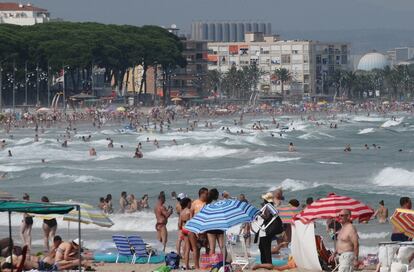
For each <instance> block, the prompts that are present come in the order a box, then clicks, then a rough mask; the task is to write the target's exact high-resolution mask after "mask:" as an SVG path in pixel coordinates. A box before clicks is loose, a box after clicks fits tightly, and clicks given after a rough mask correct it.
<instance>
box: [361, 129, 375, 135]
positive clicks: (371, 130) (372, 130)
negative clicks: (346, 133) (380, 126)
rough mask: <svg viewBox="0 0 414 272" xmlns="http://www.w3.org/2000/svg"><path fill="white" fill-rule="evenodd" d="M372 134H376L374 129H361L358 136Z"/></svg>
mask: <svg viewBox="0 0 414 272" xmlns="http://www.w3.org/2000/svg"><path fill="white" fill-rule="evenodd" d="M372 132H375V129H374V128H364V129H361V130H360V131H359V132H358V134H368V133H372Z"/></svg>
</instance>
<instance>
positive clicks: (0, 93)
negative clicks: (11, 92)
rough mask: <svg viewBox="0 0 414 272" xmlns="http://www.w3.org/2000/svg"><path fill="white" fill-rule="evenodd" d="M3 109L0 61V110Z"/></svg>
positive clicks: (0, 67)
mask: <svg viewBox="0 0 414 272" xmlns="http://www.w3.org/2000/svg"><path fill="white" fill-rule="evenodd" d="M2 111H3V67H2V66H1V63H0V112H2Z"/></svg>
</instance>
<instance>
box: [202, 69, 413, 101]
mask: <svg viewBox="0 0 414 272" xmlns="http://www.w3.org/2000/svg"><path fill="white" fill-rule="evenodd" d="M264 74H265V73H263V72H262V71H261V70H260V69H259V68H258V67H257V66H256V65H250V66H245V67H242V68H241V69H237V68H236V67H234V66H233V67H232V68H231V69H230V70H228V71H226V72H220V71H218V70H210V71H209V72H208V75H207V79H206V83H207V87H208V88H209V90H215V91H217V90H220V91H221V92H222V93H223V94H225V95H226V96H227V97H229V98H233V99H247V98H248V97H249V96H250V95H251V94H252V92H254V91H255V89H256V88H257V87H258V86H257V85H258V83H259V82H260V80H261V77H262V76H263V75H264ZM270 77H271V84H275V83H276V82H278V84H279V85H280V96H281V97H282V98H283V99H286V98H287V96H288V95H289V93H288V91H286V90H285V87H284V86H285V84H287V83H289V82H292V81H293V76H292V74H291V73H290V72H289V70H287V69H285V68H278V69H276V70H274V71H273V72H271V73H270ZM376 91H379V93H380V96H381V97H386V98H388V99H391V100H404V99H406V100H407V99H412V98H413V97H414V64H411V65H395V66H387V67H385V68H384V69H374V70H372V71H361V70H357V71H346V70H339V69H338V70H335V71H334V72H333V73H332V75H329V76H327V77H326V78H325V80H324V81H323V90H322V93H323V94H326V95H330V96H333V97H336V98H344V99H354V100H362V99H364V98H367V97H375V96H376Z"/></svg>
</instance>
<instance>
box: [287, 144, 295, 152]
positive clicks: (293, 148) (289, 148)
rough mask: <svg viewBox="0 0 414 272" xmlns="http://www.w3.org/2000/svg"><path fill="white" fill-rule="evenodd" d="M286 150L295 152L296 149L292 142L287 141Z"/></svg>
mask: <svg viewBox="0 0 414 272" xmlns="http://www.w3.org/2000/svg"><path fill="white" fill-rule="evenodd" d="M288 151H289V152H295V151H296V148H295V146H294V145H293V143H289V147H288Z"/></svg>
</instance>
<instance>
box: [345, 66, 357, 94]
mask: <svg viewBox="0 0 414 272" xmlns="http://www.w3.org/2000/svg"><path fill="white" fill-rule="evenodd" d="M357 80H358V77H357V74H356V73H355V72H354V71H346V72H345V74H344V76H343V80H342V82H343V86H344V87H345V88H346V89H347V97H348V98H352V92H353V90H354V89H355V87H356V85H357Z"/></svg>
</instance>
